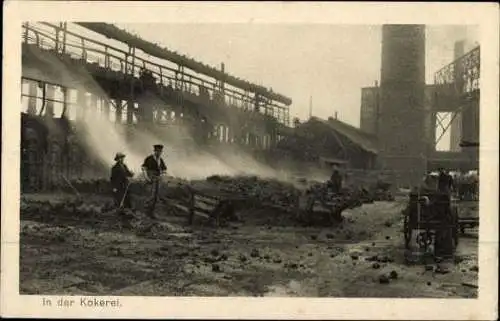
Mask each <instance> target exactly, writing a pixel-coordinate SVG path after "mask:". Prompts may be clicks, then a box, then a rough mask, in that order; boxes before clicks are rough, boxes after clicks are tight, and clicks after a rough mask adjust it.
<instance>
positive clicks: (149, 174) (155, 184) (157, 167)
mask: <svg viewBox="0 0 500 321" xmlns="http://www.w3.org/2000/svg"><path fill="white" fill-rule="evenodd" d="M162 153H163V145H160V144H156V145H153V154H152V155H149V156H148V157H146V159H144V163H143V164H142V171H143V173H144V176H145V177H146V181H147V182H148V183H150V184H151V196H150V198H149V199H148V201H147V202H146V203H147V205H146V208H147V210H146V214H147V215H148V216H149V217H151V218H156V216H155V214H154V210H155V206H156V203H157V201H158V199H159V189H160V180H161V177H162V176H163V175H165V174H166V172H167V166H166V165H165V161H164V160H163V158H162V157H161V155H162Z"/></svg>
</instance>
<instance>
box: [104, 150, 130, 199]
mask: <svg viewBox="0 0 500 321" xmlns="http://www.w3.org/2000/svg"><path fill="white" fill-rule="evenodd" d="M124 159H125V154H123V153H116V156H115V162H116V163H115V165H113V167H112V168H111V179H110V181H111V186H112V188H113V197H114V199H115V205H116V207H124V208H132V203H131V198H130V191H129V189H128V187H129V184H130V182H129V178H130V177H132V176H134V173H132V172H131V171H130V170H129V169H128V167H127V165H126V164H125V162H124Z"/></svg>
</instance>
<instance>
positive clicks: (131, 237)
mask: <svg viewBox="0 0 500 321" xmlns="http://www.w3.org/2000/svg"><path fill="white" fill-rule="evenodd" d="M84 200H85V201H83V202H82V201H76V200H74V199H73V198H72V197H70V196H67V195H62V194H60V195H24V196H23V198H22V202H21V259H20V293H21V294H68V295H69V294H80V295H141V296H148V295H149V296H192V295H196V296H301V297H462V298H469V297H477V288H476V285H477V279H478V268H477V237H476V236H474V235H469V236H468V237H463V238H461V239H460V244H459V247H458V250H457V255H456V257H455V263H456V264H452V265H450V266H449V271H448V273H445V274H441V273H438V271H439V270H438V269H436V264H432V265H423V264H414V265H407V264H406V263H405V250H404V246H403V244H404V240H403V234H402V215H401V210H402V209H403V207H404V205H405V204H404V200H400V199H396V200H395V201H392V202H389V201H379V202H374V203H371V204H363V205H362V206H360V207H356V208H353V209H348V210H346V211H344V212H343V216H344V217H345V220H344V221H343V222H342V223H340V224H339V225H338V226H335V227H325V228H318V227H298V226H287V225H276V224H275V225H271V224H264V225H263V224H254V223H252V220H251V219H248V220H245V218H251V217H252V216H273V215H277V213H274V212H273V211H271V210H266V209H248V210H247V211H246V212H242V213H239V215H240V216H241V217H242V218H243V220H244V222H232V223H230V225H229V226H227V227H224V228H218V229H216V228H213V227H209V226H206V225H203V224H195V225H194V226H188V225H186V217H185V214H184V213H181V212H175V211H171V210H167V209H166V208H164V207H160V208H159V209H158V216H159V220H158V221H151V220H149V219H148V218H146V217H145V216H143V215H141V214H140V213H134V214H133V215H132V219H128V220H124V219H122V218H121V217H120V215H119V214H118V213H116V212H114V211H108V210H107V208H106V204H107V203H109V202H110V200H109V199H107V198H106V197H98V196H96V195H89V196H85V197H84ZM44 207H45V208H44ZM42 208H44V209H42Z"/></svg>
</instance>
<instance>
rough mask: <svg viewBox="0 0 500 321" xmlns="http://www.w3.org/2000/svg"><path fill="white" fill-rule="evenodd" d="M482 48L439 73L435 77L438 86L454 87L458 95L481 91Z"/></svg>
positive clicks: (472, 51) (464, 56) (471, 52)
mask: <svg viewBox="0 0 500 321" xmlns="http://www.w3.org/2000/svg"><path fill="white" fill-rule="evenodd" d="M480 56H481V55H480V47H479V46H478V47H476V48H474V49H472V50H471V51H469V52H468V53H466V54H465V55H463V56H462V57H460V58H458V59H457V60H455V61H453V62H452V63H450V64H448V65H446V66H445V67H443V68H441V69H440V70H439V71H437V72H436V73H435V75H434V83H435V84H436V85H452V86H453V87H454V89H455V92H456V93H457V94H458V95H463V94H469V93H472V92H474V91H476V90H479V76H480V65H481V57H480Z"/></svg>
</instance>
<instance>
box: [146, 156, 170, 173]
mask: <svg viewBox="0 0 500 321" xmlns="http://www.w3.org/2000/svg"><path fill="white" fill-rule="evenodd" d="M142 168H145V169H146V171H147V172H148V175H156V176H159V175H160V173H161V172H163V171H166V170H167V166H166V165H165V162H164V161H163V158H161V157H160V164H158V162H157V161H156V159H155V157H154V156H153V155H149V156H148V157H146V159H145V160H144V163H143V164H142Z"/></svg>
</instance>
